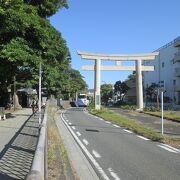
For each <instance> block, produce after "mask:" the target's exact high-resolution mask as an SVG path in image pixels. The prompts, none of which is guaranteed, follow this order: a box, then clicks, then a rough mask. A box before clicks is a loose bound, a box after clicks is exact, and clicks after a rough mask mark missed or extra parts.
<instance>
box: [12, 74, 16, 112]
mask: <svg viewBox="0 0 180 180" xmlns="http://www.w3.org/2000/svg"><path fill="white" fill-rule="evenodd" d="M13 104H14V111H15V110H16V76H15V75H14V98H13Z"/></svg>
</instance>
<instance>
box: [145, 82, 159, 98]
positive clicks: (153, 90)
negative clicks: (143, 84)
mask: <svg viewBox="0 0 180 180" xmlns="http://www.w3.org/2000/svg"><path fill="white" fill-rule="evenodd" d="M157 88H158V84H156V83H152V84H151V85H150V86H149V87H147V88H146V89H145V92H146V97H147V98H148V99H149V100H150V101H153V100H154V101H155V100H156V96H157V94H158V91H157Z"/></svg>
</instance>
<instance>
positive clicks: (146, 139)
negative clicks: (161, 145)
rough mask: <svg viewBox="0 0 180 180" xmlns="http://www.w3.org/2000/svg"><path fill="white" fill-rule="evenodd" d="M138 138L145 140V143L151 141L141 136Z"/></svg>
mask: <svg viewBox="0 0 180 180" xmlns="http://www.w3.org/2000/svg"><path fill="white" fill-rule="evenodd" d="M137 137H139V138H141V139H143V140H145V141H149V139H148V138H145V137H143V136H139V135H137Z"/></svg>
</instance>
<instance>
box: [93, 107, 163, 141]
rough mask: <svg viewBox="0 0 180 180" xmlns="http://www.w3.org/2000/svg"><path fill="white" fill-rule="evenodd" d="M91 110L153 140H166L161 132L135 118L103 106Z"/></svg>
mask: <svg viewBox="0 0 180 180" xmlns="http://www.w3.org/2000/svg"><path fill="white" fill-rule="evenodd" d="M90 111H91V113H92V114H94V115H96V116H99V117H101V118H103V119H105V120H107V121H111V122H114V123H116V124H119V125H120V126H123V127H125V128H127V129H129V130H131V131H133V132H135V133H136V134H139V135H142V136H144V137H147V138H149V139H151V140H153V141H159V142H163V140H164V138H163V136H162V135H161V134H159V133H156V132H155V131H153V130H152V129H148V128H145V127H143V126H142V125H140V124H138V123H137V122H135V121H133V120H130V119H127V118H125V117H122V116H120V115H119V114H117V113H115V112H113V111H111V110H108V109H105V108H103V109H101V110H94V109H90Z"/></svg>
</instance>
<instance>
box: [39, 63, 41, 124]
mask: <svg viewBox="0 0 180 180" xmlns="http://www.w3.org/2000/svg"><path fill="white" fill-rule="evenodd" d="M40 123H41V63H40V64H39V125H40Z"/></svg>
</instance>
